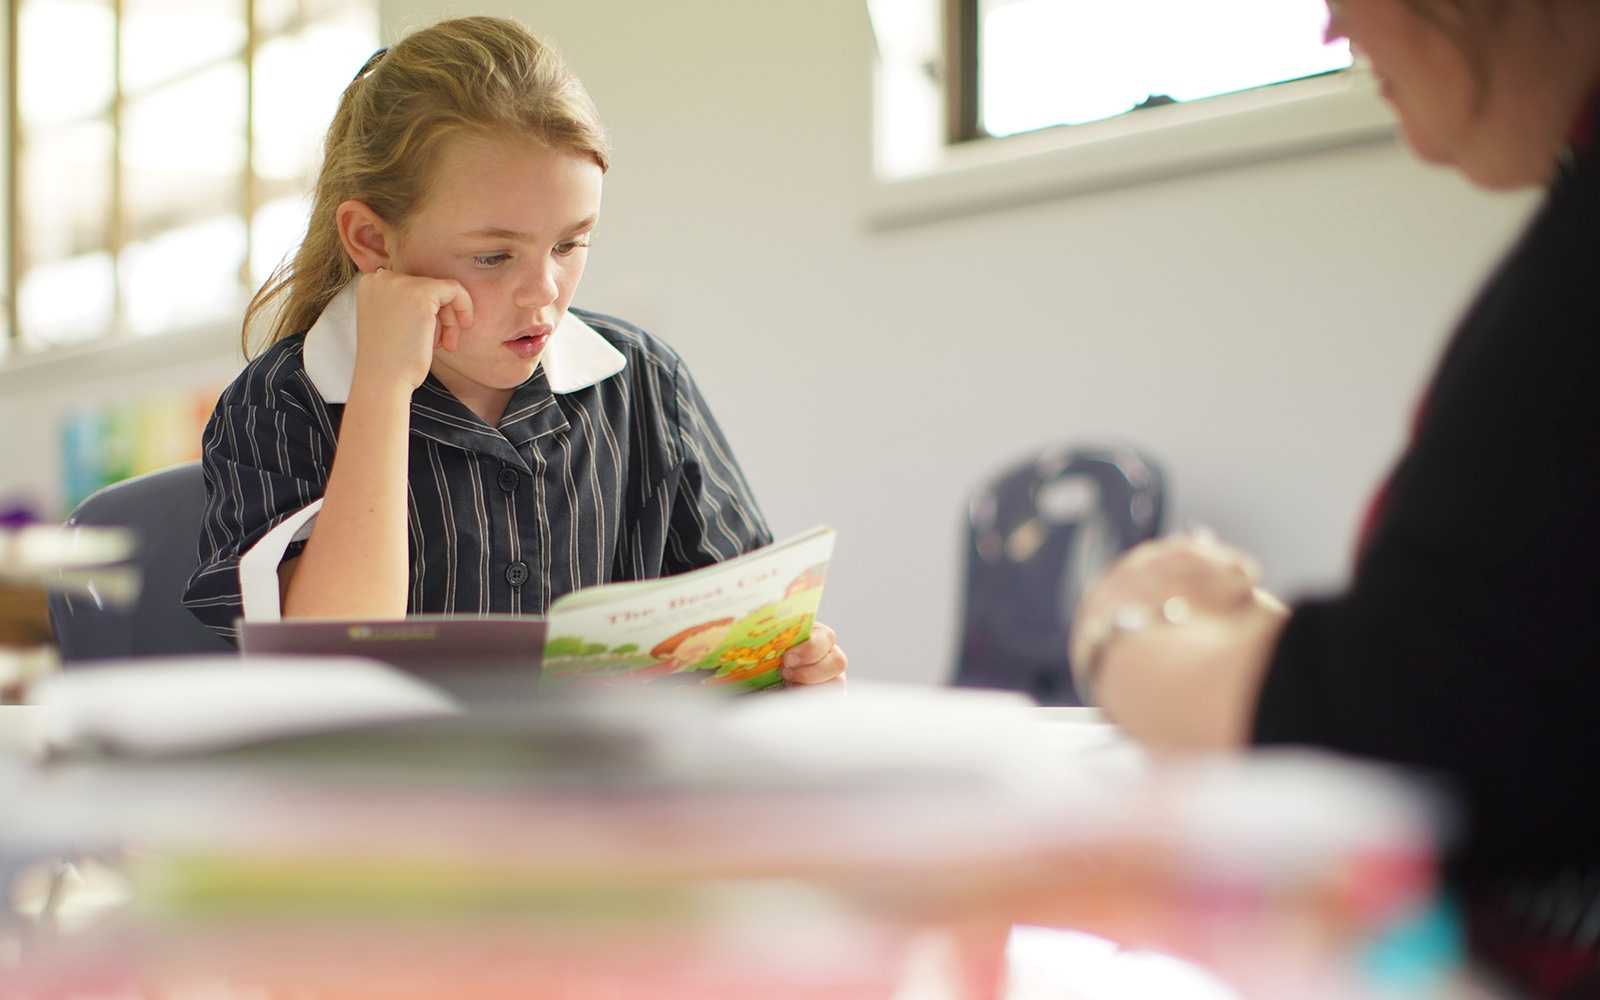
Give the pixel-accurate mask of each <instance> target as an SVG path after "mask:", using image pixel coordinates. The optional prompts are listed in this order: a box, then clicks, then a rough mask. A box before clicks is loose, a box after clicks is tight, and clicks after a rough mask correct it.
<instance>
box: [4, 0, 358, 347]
mask: <svg viewBox="0 0 1600 1000" xmlns="http://www.w3.org/2000/svg"><path fill="white" fill-rule="evenodd" d="M46 2H48V0H11V2H10V3H8V4H7V5H6V7H7V10H6V15H5V18H6V24H5V46H4V49H3V52H0V57H3V58H4V60H5V66H4V74H5V88H4V103H5V110H4V119H5V120H4V122H3V123H0V126H3V127H4V129H5V132H6V136H5V138H6V142H5V146H4V151H3V156H0V159H3V161H4V162H3V163H0V183H3V184H4V204H3V208H0V211H3V220H4V231H3V233H0V242H3V244H4V253H5V266H4V268H3V271H0V276H3V280H4V286H3V287H0V309H3V311H4V322H3V328H0V369H4V368H8V367H11V368H22V367H31V364H30V363H31V362H37V361H43V360H48V359H52V358H55V357H72V356H78V355H80V354H81V353H82V351H83V349H84V347H85V344H84V343H80V342H76V341H62V342H59V343H38V342H34V343H30V342H29V340H28V338H27V337H26V336H25V335H24V330H23V324H22V322H21V318H22V317H21V315H20V312H21V310H20V305H19V295H18V292H19V290H20V288H21V285H22V282H23V279H24V277H25V273H24V255H23V254H22V253H21V252H20V251H21V249H22V244H23V240H24V234H23V232H22V228H23V219H22V205H23V201H24V199H25V197H26V192H25V191H24V187H25V182H24V180H23V177H22V170H21V164H22V162H23V157H24V156H25V155H26V150H28V149H31V148H32V144H31V143H30V142H28V141H27V140H28V139H29V138H30V137H29V136H27V135H26V134H25V132H26V130H25V127H24V122H23V117H22V94H21V87H20V83H21V80H20V76H21V71H20V62H21V60H20V52H21V40H20V37H19V36H20V30H19V29H20V27H21V21H22V8H23V6H24V5H25V4H28V3H46ZM259 2H260V0H238V3H239V11H238V13H239V16H240V17H241V18H242V19H243V24H244V29H245V30H244V37H243V39H242V41H241V42H240V43H239V46H238V47H237V48H236V49H233V50H231V51H230V52H228V54H226V55H223V56H219V57H217V58H214V59H211V60H208V61H206V62H203V63H199V64H196V65H194V66H191V67H188V68H186V69H185V70H183V71H182V72H181V73H178V74H175V75H173V76H171V77H164V78H162V79H161V80H159V81H157V82H154V83H150V84H146V85H144V86H141V87H138V88H134V89H130V88H128V87H127V86H126V85H125V81H124V80H123V79H122V73H121V63H122V58H123V46H124V37H123V36H124V32H123V23H124V16H125V3H124V0H110V3H109V6H110V8H111V13H112V19H113V24H114V29H113V37H114V41H113V49H112V51H113V73H112V92H111V98H110V101H109V103H108V104H106V105H105V106H103V107H102V108H101V109H99V110H98V111H96V112H94V113H92V114H89V115H85V116H84V117H82V118H79V119H74V120H73V121H72V122H61V123H57V124H58V125H68V124H79V123H89V122H104V123H107V124H108V125H109V126H110V129H111V134H112V147H111V158H110V170H111V178H110V181H111V186H110V191H109V199H110V200H109V203H108V211H107V215H108V218H107V220H106V226H105V229H106V238H105V243H104V245H103V246H102V247H101V248H100V249H101V250H103V251H104V252H105V253H107V254H109V256H110V258H111V267H112V272H111V273H112V286H111V291H112V313H111V320H110V323H109V326H108V328H107V329H105V330H104V331H103V333H104V335H105V337H106V338H107V339H109V340H110V341H111V342H113V343H116V344H127V343H131V342H136V341H142V340H158V341H159V340H162V339H163V338H165V337H166V336H168V331H166V330H163V331H161V332H158V333H154V334H143V335H135V334H134V332H133V331H132V330H131V329H130V327H129V323H128V309H127V302H126V301H125V298H126V297H125V295H124V291H125V287H124V283H125V281H126V280H127V279H126V271H127V265H126V263H125V261H124V260H123V251H124V250H125V249H126V248H127V247H129V246H131V245H133V244H136V243H138V242H141V241H145V240H149V239H152V238H155V237H158V236H160V235H162V234H164V233H169V232H175V231H177V230H179V229H181V228H183V226H184V225H187V224H189V223H193V222H199V221H203V218H221V217H226V218H230V219H238V220H239V221H240V222H241V223H242V224H243V227H244V245H243V248H242V254H241V257H240V261H239V269H238V283H237V288H236V291H237V294H238V298H239V304H240V306H241V307H242V306H243V304H244V302H245V301H246V300H247V299H248V298H249V295H250V293H251V291H252V290H253V289H252V286H253V284H254V282H253V280H252V274H253V272H254V267H255V264H256V261H255V259H254V257H255V256H256V246H255V243H256V240H255V234H256V227H257V219H256V215H257V213H258V212H259V210H260V209H261V208H262V207H263V206H264V205H266V204H268V203H269V202H271V201H272V200H274V199H275V198H278V197H281V196H284V195H286V194H290V193H303V192H302V185H301V184H299V183H298V182H295V183H291V182H288V181H282V180H275V179H272V178H269V177H265V176H263V175H262V174H261V173H260V172H259V170H258V168H257V164H256V159H257V157H256V146H257V122H256V113H257V110H258V109H257V107H256V105H257V93H256V88H257V79H256V77H257V61H258V55H259V53H260V50H261V49H262V47H263V46H265V45H267V44H269V43H271V42H273V41H275V40H277V39H279V38H289V37H293V36H295V35H296V34H297V33H300V32H302V31H304V30H305V29H307V28H310V27H313V26H315V25H318V24H320V23H324V21H325V20H327V18H329V17H334V16H338V13H339V12H340V11H342V10H343V8H342V7H340V8H333V9H331V10H329V11H326V12H317V11H312V12H309V13H308V12H307V11H306V10H305V9H304V8H297V9H296V10H295V11H294V13H293V14H292V15H291V16H289V17H287V18H285V19H284V20H283V21H282V23H280V24H277V25H275V26H273V27H272V28H270V29H267V28H264V27H263V26H262V25H261V24H260V20H259V16H258V15H259V12H258V9H257V8H258V3H259ZM371 6H372V10H371V14H372V15H373V18H374V24H375V26H378V19H379V16H380V13H381V12H380V11H379V10H378V9H377V4H376V3H373V4H371ZM358 7H360V4H359V2H355V0H352V2H351V3H350V4H349V8H350V9H355V8H358ZM378 27H380V31H379V34H381V26H378ZM375 44H378V43H376V42H375ZM230 65H238V66H240V67H241V68H242V71H243V76H244V94H243V98H244V107H243V111H242V113H243V119H242V120H243V123H244V131H243V135H242V136H241V139H242V154H243V155H242V162H241V166H240V168H239V172H238V175H237V180H238V197H237V200H236V202H235V203H234V204H232V205H231V207H229V208H227V210H226V211H225V212H223V213H222V214H221V215H218V216H204V217H198V216H197V217H196V218H193V219H188V220H186V221H184V222H180V223H176V224H172V225H167V226H158V227H157V228H155V229H152V230H149V231H141V232H135V231H134V226H133V223H134V218H133V214H132V213H131V212H130V211H129V206H128V204H127V201H126V185H127V179H128V176H129V168H128V167H126V166H125V165H124V164H123V162H122V160H123V150H124V143H125V141H126V138H125V133H124V115H125V107H126V105H127V104H128V103H129V102H130V101H134V100H138V99H140V98H142V97H146V96H148V95H151V94H157V93H160V92H161V91H163V90H164V89H166V88H168V87H171V86H174V85H177V84H180V83H181V82H182V81H184V80H188V79H191V78H193V77H194V76H196V75H198V74H201V73H205V72H209V71H212V70H215V69H216V68H217V67H220V66H230ZM291 188H293V191H291V190H290V189H291ZM222 204H223V203H218V207H219V208H220V207H221V205H222ZM198 326H215V324H214V323H213V322H209V321H203V320H196V321H192V322H187V323H180V324H177V325H176V326H175V327H174V329H173V331H172V332H173V333H174V334H177V333H182V332H184V330H188V331H189V332H190V333H192V332H193V330H194V329H195V328H196V327H198ZM89 343H93V341H92V340H91V341H89Z"/></svg>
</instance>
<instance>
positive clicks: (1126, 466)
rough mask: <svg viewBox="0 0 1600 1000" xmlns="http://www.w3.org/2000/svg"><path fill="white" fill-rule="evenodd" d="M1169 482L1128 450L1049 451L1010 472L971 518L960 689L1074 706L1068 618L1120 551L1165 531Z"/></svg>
mask: <svg viewBox="0 0 1600 1000" xmlns="http://www.w3.org/2000/svg"><path fill="white" fill-rule="evenodd" d="M1165 504H1166V481H1165V477H1164V476H1163V474H1162V472H1161V469H1160V467H1159V466H1158V465H1157V464H1156V463H1155V462H1154V461H1153V460H1152V459H1151V458H1150V457H1149V456H1147V455H1145V454H1143V453H1141V452H1139V451H1136V450H1134V449H1131V448H1099V447H1082V448H1054V449H1049V450H1046V451H1043V452H1041V453H1039V454H1037V455H1035V456H1033V457H1031V458H1029V459H1027V460H1025V461H1023V462H1019V463H1017V464H1016V465H1013V466H1010V467H1008V468H1006V469H1003V470H1002V471H1001V472H1000V473H999V474H997V475H996V476H995V477H994V478H993V479H992V480H990V481H989V483H988V484H987V485H985V486H984V487H983V488H982V489H980V490H979V491H978V492H977V493H976V494H975V495H974V496H973V497H972V500H971V501H970V503H969V505H968V510H967V531H966V534H967V552H966V576H965V583H964V587H963V594H962V605H963V608H962V623H961V637H960V645H959V647H958V649H959V652H958V654H957V655H958V659H957V662H956V672H955V680H954V683H955V684H956V685H957V686H962V687H992V688H1005V689H1007V690H1012V691H1023V692H1026V693H1027V694H1029V695H1031V696H1033V698H1034V699H1035V700H1036V701H1038V702H1039V704H1041V705H1079V704H1082V699H1081V698H1080V697H1079V695H1078V693H1077V690H1076V689H1075V688H1074V687H1073V683H1072V671H1071V669H1070V665H1069V663H1068V661H1067V645H1068V640H1069V638H1070V630H1071V625H1072V612H1073V609H1074V608H1075V607H1076V606H1077V603H1078V598H1079V596H1080V595H1081V594H1082V593H1083V590H1084V588H1085V587H1086V586H1088V585H1089V584H1090V583H1092V582H1093V581H1094V579H1095V577H1097V576H1099V574H1100V572H1101V571H1102V570H1104V569H1105V568H1106V567H1107V566H1108V565H1109V564H1110V563H1111V562H1112V561H1113V560H1114V559H1115V558H1116V557H1117V556H1118V555H1119V554H1120V553H1122V552H1124V551H1126V550H1128V549H1130V548H1132V547H1133V546H1134V545H1136V544H1138V543H1139V542H1142V541H1145V540H1147V539H1150V538H1154V537H1155V536H1156V535H1157V534H1158V533H1159V532H1160V531H1161V524H1162V519H1163V517H1164V514H1165Z"/></svg>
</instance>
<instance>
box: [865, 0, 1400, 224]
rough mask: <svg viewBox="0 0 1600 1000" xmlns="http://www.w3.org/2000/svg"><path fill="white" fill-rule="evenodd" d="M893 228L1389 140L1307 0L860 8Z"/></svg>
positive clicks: (1322, 12) (1381, 114) (1106, 0)
mask: <svg viewBox="0 0 1600 1000" xmlns="http://www.w3.org/2000/svg"><path fill="white" fill-rule="evenodd" d="M866 3H867V10H868V12H869V14H870V17H871V23H872V29H873V38H874V41H875V43H876V50H875V60H874V116H873V121H874V137H873V148H874V166H875V173H876V176H877V183H876V184H875V185H874V186H873V188H872V195H871V200H870V202H869V207H868V213H869V216H870V221H871V222H872V224H873V225H875V226H877V227H879V228H884V227H890V228H892V227H896V226H900V225H911V224H917V223H920V222H924V221H933V220H937V219H940V218H946V217H949V216H950V215H954V214H961V213H965V212H972V211H984V210H988V209H991V208H1001V207H1012V206H1016V205H1019V204H1024V203H1027V202H1031V201H1038V200H1043V199H1047V198H1056V197H1062V196H1066V195H1071V194H1075V193H1079V192H1083V191H1089V190H1096V189H1101V188H1106V187H1116V186H1123V185H1130V184H1140V183H1146V182H1150V181H1157V180H1160V179H1162V178H1165V177H1170V176H1173V175H1176V174H1180V173H1184V172H1189V171H1197V170H1209V169H1217V168H1219V167H1227V166H1232V165H1236V164H1240V163H1245V162H1249V161H1252V160H1260V159H1266V158H1274V157H1280V156H1286V155H1297V154H1300V153H1306V152H1314V151H1316V150H1319V149H1327V148H1330V147H1332V146H1340V145H1349V144H1353V143H1360V142H1386V141H1392V139H1393V136H1394V131H1395V130H1394V121H1393V117H1392V115H1390V113H1389V112H1388V110H1387V108H1385V106H1384V105H1383V102H1382V101H1381V100H1380V99H1379V98H1378V95H1377V93H1376V87H1375V85H1374V82H1373V80H1372V77H1371V74H1370V72H1368V71H1367V70H1366V69H1365V68H1364V67H1362V66H1359V65H1354V64H1353V63H1352V60H1351V53H1350V50H1349V46H1348V45H1347V44H1345V43H1343V42H1340V43H1335V44H1333V45H1325V44H1323V33H1324V29H1325V27H1326V23H1327V8H1326V6H1325V2H1324V0H1207V2H1204V3H1200V2H1196V0H866Z"/></svg>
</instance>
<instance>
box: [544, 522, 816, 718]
mask: <svg viewBox="0 0 1600 1000" xmlns="http://www.w3.org/2000/svg"><path fill="white" fill-rule="evenodd" d="M833 541H834V532H833V530H832V529H830V528H823V527H818V528H813V529H811V530H809V531H805V532H802V533H801V534H798V535H795V536H793V537H790V538H788V539H785V540H782V541H779V542H776V543H774V544H772V545H769V546H767V547H766V548H763V549H760V550H757V551H755V552H751V553H748V554H746V555H743V556H740V557H738V558H735V559H730V560H728V561H726V562H721V563H717V564H715V565H712V566H706V567H703V568H701V569H697V570H693V571H691V572H688V573H681V574H678V575H676V576H670V577H663V578H661V579H657V580H640V581H636V582H629V583H616V584H608V585H606V586H603V587H591V588H588V589H585V590H580V591H576V592H574V593H571V594H567V595H565V596H564V597H560V598H558V599H557V600H556V601H555V603H554V604H553V605H552V606H551V608H550V613H549V628H548V632H547V638H546V639H545V646H544V669H543V673H542V674H541V678H540V684H541V685H554V686H560V685H565V684H573V683H578V684H638V683H650V682H657V681H668V680H670V681H671V682H673V683H689V684H703V685H706V686H708V687H720V688H725V689H729V690H760V689H763V688H768V687H772V686H774V685H776V684H778V683H780V681H781V679H782V678H781V676H780V668H781V667H782V664H783V654H784V653H786V652H788V651H789V650H790V649H792V648H794V647H795V646H797V645H799V644H800V643H802V642H804V641H805V640H806V639H808V638H809V637H810V636H811V625H812V622H813V621H814V620H815V618H816V614H817V606H818V605H819V604H820V603H821V601H822V585H823V581H824V578H825V577H826V575H827V569H828V561H829V559H830V558H831V557H832V555H833Z"/></svg>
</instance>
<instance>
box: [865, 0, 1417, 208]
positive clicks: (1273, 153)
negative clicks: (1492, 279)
mask: <svg viewBox="0 0 1600 1000" xmlns="http://www.w3.org/2000/svg"><path fill="white" fill-rule="evenodd" d="M924 2H926V3H930V4H937V5H938V7H937V13H936V16H937V17H938V19H939V26H940V29H941V39H940V41H941V51H940V52H939V53H938V55H937V59H936V60H935V65H936V66H937V74H936V75H937V78H938V79H937V86H938V88H939V90H940V101H939V103H940V105H941V113H942V115H943V120H942V122H941V123H940V124H939V127H938V132H939V134H940V136H941V137H942V140H943V141H942V144H941V145H940V147H939V148H937V149H932V148H929V149H927V150H925V151H924V152H920V153H918V154H917V156H918V158H919V159H920V161H921V162H920V165H919V166H917V167H915V168H912V169H907V168H906V167H904V166H903V164H902V165H898V166H896V167H895V168H893V169H885V167H884V163H885V159H886V158H885V157H884V155H883V152H884V151H883V150H882V149H881V148H880V149H878V150H877V151H876V152H875V159H876V160H877V161H878V163H879V167H878V169H877V170H876V171H875V173H874V178H873V183H872V184H871V186H870V193H869V195H868V198H867V202H866V210H865V213H864V214H865V221H866V224H867V227H868V228H869V229H874V230H894V229H899V228H903V227H907V226H915V225H922V224H926V223H931V222H938V221H942V220H944V219H948V218H954V217H960V216H963V215H969V214H974V213H981V212H989V211H994V210H1004V209H1010V208H1015V207H1017V206H1021V205H1027V204H1032V203H1036V202H1041V201H1046V200H1054V199H1058V198H1063V197H1072V196H1076V195H1079V194H1084V193H1089V192H1094V191H1102V190H1107V189H1113V188H1119V187H1127V186H1131V185H1138V184H1145V183H1150V182H1156V181H1161V180H1165V179H1169V178H1172V177H1175V176H1181V175H1186V174H1192V173H1200V172H1206V171H1211V170H1217V169H1226V168H1232V167H1238V166H1242V165H1247V164H1249V163H1255V162H1263V161H1268V160H1274V159H1281V158H1283V157H1287V156H1299V155H1306V154H1312V153H1318V152H1325V151H1328V150H1331V149H1336V148H1341V147H1347V146H1355V145H1376V144H1384V143H1393V142H1394V141H1395V139H1396V131H1397V130H1396V127H1395V122H1394V118H1393V116H1392V114H1391V113H1390V111H1389V109H1388V108H1387V107H1386V106H1385V105H1384V103H1383V101H1382V100H1381V98H1380V97H1379V95H1378V89H1377V85H1376V81H1375V79H1374V78H1373V76H1372V74H1371V72H1370V70H1369V69H1368V68H1367V67H1366V66H1365V65H1364V64H1363V63H1361V62H1360V61H1357V63H1356V64H1355V65H1354V66H1352V67H1350V68H1348V69H1343V70H1338V71H1335V72H1331V73H1321V74H1316V75H1313V76H1309V77H1303V78H1300V79H1296V80H1290V81H1285V82H1282V83H1277V84H1268V85H1263V86H1261V87H1256V88H1252V89H1248V90H1242V91H1237V92H1234V93H1230V94H1222V95H1218V96H1216V97H1208V98H1205V99H1203V100H1197V101H1187V102H1173V103H1167V104H1154V103H1152V104H1148V105H1143V106H1141V107H1139V108H1137V109H1135V110H1134V111H1133V112H1129V113H1125V114H1122V115H1117V116H1115V117H1112V118H1107V119H1103V120H1100V121H1095V122H1089V123H1085V124H1077V125H1055V126H1048V127H1044V128H1040V129H1036V130H1033V131H1028V132H1020V133H1016V134H1012V135H1006V136H999V137H996V136H991V135H988V134H987V133H985V132H984V131H983V129H982V128H981V126H980V123H979V119H980V107H981V103H980V99H979V97H980V95H979V85H980V74H981V66H980V64H979V54H980V48H981V40H980V38H979V35H978V33H979V24H978V22H979V17H980V12H981V0H924ZM877 51H878V52H879V53H880V58H881V53H882V51H883V46H882V45H879V46H878V47H877ZM874 103H875V109H874V114H875V115H876V116H879V117H880V119H881V117H882V116H884V115H887V114H895V113H896V112H897V110H898V109H896V108H894V107H886V105H885V98H884V95H883V94H882V93H879V94H877V95H875V98H874ZM878 131H879V132H880V134H881V132H882V122H881V121H880V122H879V127H878ZM898 160H899V158H897V162H898Z"/></svg>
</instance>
